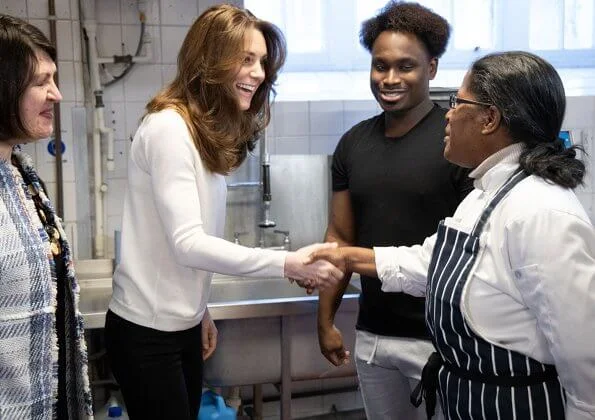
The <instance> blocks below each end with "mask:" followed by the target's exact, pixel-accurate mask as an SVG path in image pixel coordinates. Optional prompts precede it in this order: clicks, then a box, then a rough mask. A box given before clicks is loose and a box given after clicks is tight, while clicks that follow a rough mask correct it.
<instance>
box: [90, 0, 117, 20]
mask: <svg viewBox="0 0 595 420" xmlns="http://www.w3.org/2000/svg"><path fill="white" fill-rule="evenodd" d="M95 11H96V16H95V19H96V20H97V22H98V23H108V24H119V23H121V22H122V16H121V13H120V12H121V10H120V0H101V1H96V7H95Z"/></svg>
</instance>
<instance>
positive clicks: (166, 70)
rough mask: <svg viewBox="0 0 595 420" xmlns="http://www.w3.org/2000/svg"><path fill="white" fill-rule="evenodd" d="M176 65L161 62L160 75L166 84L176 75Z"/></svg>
mask: <svg viewBox="0 0 595 420" xmlns="http://www.w3.org/2000/svg"><path fill="white" fill-rule="evenodd" d="M177 69H178V66H176V65H175V64H163V65H162V66H161V77H162V79H163V84H164V85H166V84H168V83H169V82H171V81H172V80H174V78H175V77H176V71H177Z"/></svg>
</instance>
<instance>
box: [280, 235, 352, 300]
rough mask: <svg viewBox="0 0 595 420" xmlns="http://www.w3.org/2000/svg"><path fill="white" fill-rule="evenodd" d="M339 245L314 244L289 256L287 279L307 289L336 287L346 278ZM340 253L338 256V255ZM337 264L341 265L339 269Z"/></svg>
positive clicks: (287, 258)
mask: <svg viewBox="0 0 595 420" xmlns="http://www.w3.org/2000/svg"><path fill="white" fill-rule="evenodd" d="M337 247H338V245H337V243H335V242H333V243H323V244H312V245H308V246H305V247H303V248H300V249H298V250H297V251H295V252H290V253H288V254H287V257H286V259H285V277H287V278H289V280H290V282H293V281H295V282H296V283H297V284H298V285H299V286H300V287H303V288H305V289H306V291H307V292H308V294H310V293H312V292H313V291H314V289H319V290H324V289H325V288H327V287H334V286H336V285H337V284H338V283H339V282H340V281H341V280H342V279H343V278H344V277H345V273H346V271H345V268H346V267H345V264H344V263H343V259H342V258H339V257H338V255H340V252H339V249H338V248H337ZM337 253H338V254H337ZM335 262H336V263H337V264H339V266H341V267H338V266H336V265H335Z"/></svg>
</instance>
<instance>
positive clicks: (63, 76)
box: [58, 61, 76, 102]
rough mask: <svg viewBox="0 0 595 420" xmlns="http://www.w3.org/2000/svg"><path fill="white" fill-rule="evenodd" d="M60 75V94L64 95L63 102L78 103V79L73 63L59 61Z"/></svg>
mask: <svg viewBox="0 0 595 420" xmlns="http://www.w3.org/2000/svg"><path fill="white" fill-rule="evenodd" d="M58 75H59V76H58V77H59V78H60V93H62V97H63V101H66V102H74V101H76V90H75V84H76V79H75V75H74V65H73V63H72V61H58Z"/></svg>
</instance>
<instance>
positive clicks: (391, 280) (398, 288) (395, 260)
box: [374, 235, 436, 297]
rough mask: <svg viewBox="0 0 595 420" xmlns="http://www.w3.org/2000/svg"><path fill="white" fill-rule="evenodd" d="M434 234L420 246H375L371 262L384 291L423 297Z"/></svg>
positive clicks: (434, 240)
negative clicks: (373, 263) (373, 260)
mask: <svg viewBox="0 0 595 420" xmlns="http://www.w3.org/2000/svg"><path fill="white" fill-rule="evenodd" d="M435 243H436V235H432V236H430V237H429V238H426V240H425V241H424V243H423V245H414V246H411V247H407V246H400V247H394V246H392V247H374V259H375V263H376V271H377V273H378V278H379V279H380V281H381V282H382V286H381V288H382V291H383V292H403V293H407V294H409V295H412V296H418V297H420V296H425V294H426V283H427V279H428V268H429V267H430V261H431V259H432V250H433V249H434V245H435Z"/></svg>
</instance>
